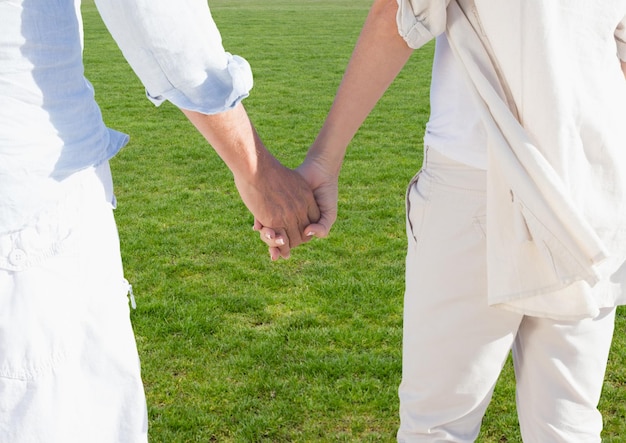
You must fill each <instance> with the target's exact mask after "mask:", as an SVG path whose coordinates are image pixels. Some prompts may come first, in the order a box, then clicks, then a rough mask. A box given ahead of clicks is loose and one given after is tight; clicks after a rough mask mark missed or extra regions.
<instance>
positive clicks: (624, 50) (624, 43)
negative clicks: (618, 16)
mask: <svg viewBox="0 0 626 443" xmlns="http://www.w3.org/2000/svg"><path fill="white" fill-rule="evenodd" d="M615 41H616V42H617V56H618V57H619V58H620V60H622V61H624V62H626V17H624V18H623V19H622V21H621V22H620V23H619V25H617V29H616V30H615Z"/></svg>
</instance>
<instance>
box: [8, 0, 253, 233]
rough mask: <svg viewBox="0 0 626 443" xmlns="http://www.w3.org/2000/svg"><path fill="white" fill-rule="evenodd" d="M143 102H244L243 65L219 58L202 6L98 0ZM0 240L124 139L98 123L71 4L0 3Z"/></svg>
mask: <svg viewBox="0 0 626 443" xmlns="http://www.w3.org/2000/svg"><path fill="white" fill-rule="evenodd" d="M96 3H97V5H98V8H99V10H100V11H101V14H102V16H103V19H104V20H105V23H106V24H107V26H108V27H109V29H110V30H111V32H112V34H113V36H114V38H115V39H116V41H117V43H118V45H119V46H120V47H121V48H122V50H123V52H124V55H125V56H126V57H127V59H128V61H129V62H130V64H131V66H132V67H133V69H134V70H135V72H136V73H137V74H138V76H139V77H140V79H141V81H142V82H143V83H144V85H145V86H146V89H147V93H148V95H149V96H150V97H151V99H152V100H153V101H154V102H155V103H157V104H159V103H161V102H162V101H164V100H170V101H172V102H173V103H174V104H175V105H177V106H179V107H182V108H185V109H190V110H195V111H199V112H203V113H207V114H210V113H218V112H222V111H224V110H227V109H230V108H232V107H234V106H235V105H236V104H237V103H238V102H239V101H240V100H242V99H243V98H244V97H246V96H247V95H248V92H249V90H250V89H251V87H252V74H251V71H250V67H249V65H248V63H247V62H246V61H245V60H243V59H242V58H240V57H237V56H232V55H230V54H229V53H227V52H225V51H224V48H223V47H222V43H221V37H220V34H219V32H218V30H217V28H216V27H215V23H214V22H213V19H212V18H211V14H210V11H209V8H208V6H207V3H206V1H205V0H177V1H169V0H98V1H97V2H96ZM0 29H1V30H2V31H1V32H0V234H5V233H8V232H12V231H15V230H18V229H20V228H21V227H22V226H24V225H25V224H27V223H29V222H31V221H32V219H33V218H34V217H35V216H36V214H38V213H40V212H42V211H44V210H46V209H47V208H48V207H50V206H52V205H55V203H56V202H57V201H58V200H59V199H60V198H62V197H63V196H62V191H61V189H62V186H60V182H61V181H63V180H64V179H66V178H67V177H69V176H70V175H72V174H73V173H75V172H77V171H80V170H82V169H84V168H86V167H89V166H93V165H98V164H99V163H101V162H103V161H105V160H108V159H109V158H111V157H112V156H113V155H115V153H116V152H118V150H119V149H121V147H122V146H123V145H124V144H125V143H126V142H127V140H128V137H127V136H126V135H124V134H121V133H119V132H115V131H112V130H110V129H108V128H106V126H105V125H104V123H103V121H102V116H101V114H100V109H99V108H98V105H97V104H96V102H95V100H94V91H93V88H92V86H91V84H90V83H89V82H88V81H87V80H86V79H85V78H84V75H83V64H82V46H83V42H82V20H81V16H80V0H55V1H49V0H3V1H0Z"/></svg>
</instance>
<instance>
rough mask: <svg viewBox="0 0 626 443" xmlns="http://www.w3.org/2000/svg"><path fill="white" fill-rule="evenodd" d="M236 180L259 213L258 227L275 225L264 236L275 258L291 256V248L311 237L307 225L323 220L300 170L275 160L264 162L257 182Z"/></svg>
mask: <svg viewBox="0 0 626 443" xmlns="http://www.w3.org/2000/svg"><path fill="white" fill-rule="evenodd" d="M235 184H236V186H237V189H238V190H239V194H240V195H241V198H242V200H243V201H244V203H245V204H246V206H247V207H248V209H249V210H250V212H252V214H253V215H254V217H255V230H259V229H261V226H266V227H271V228H272V229H271V234H269V237H268V236H267V230H266V231H265V232H263V233H262V237H261V238H262V239H263V240H264V241H265V242H266V243H267V244H268V246H270V255H271V257H272V259H273V260H276V259H278V258H279V257H283V258H288V257H289V254H290V249H291V248H293V247H296V246H298V245H299V244H301V243H304V242H307V241H309V240H310V238H311V237H310V236H306V235H304V231H305V228H306V227H307V226H309V225H310V224H311V223H315V222H317V221H318V220H319V217H320V212H319V209H318V207H317V204H316V202H315V198H314V195H313V193H312V191H311V189H310V187H309V185H308V184H307V183H306V181H305V180H304V179H303V177H302V176H301V175H300V174H298V173H297V172H296V171H293V170H291V169H289V168H286V167H284V166H282V165H281V164H280V163H279V162H278V161H273V162H272V163H271V164H266V165H264V169H263V171H262V173H261V174H259V179H258V180H256V181H255V182H254V183H250V182H247V181H245V180H238V179H237V178H235ZM257 228H258V229H257Z"/></svg>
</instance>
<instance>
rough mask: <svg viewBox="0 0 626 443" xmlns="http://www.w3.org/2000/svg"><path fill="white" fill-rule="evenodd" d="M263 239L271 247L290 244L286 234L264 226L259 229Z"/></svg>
mask: <svg viewBox="0 0 626 443" xmlns="http://www.w3.org/2000/svg"><path fill="white" fill-rule="evenodd" d="M257 230H258V232H259V235H260V237H261V240H263V242H265V244H266V245H268V246H269V247H270V248H279V247H282V246H285V245H287V244H288V241H286V239H285V235H284V234H277V233H276V231H275V230H274V229H272V228H267V227H265V226H262V227H261V228H260V229H257Z"/></svg>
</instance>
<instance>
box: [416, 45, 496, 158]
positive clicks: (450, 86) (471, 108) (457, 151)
mask: <svg viewBox="0 0 626 443" xmlns="http://www.w3.org/2000/svg"><path fill="white" fill-rule="evenodd" d="M466 77H467V76H466V74H465V72H464V71H463V66H462V65H461V64H460V63H459V61H458V60H457V59H456V57H455V56H454V54H453V52H452V49H451V48H450V45H449V44H448V39H447V38H446V35H445V34H440V35H438V36H437V40H436V43H435V57H434V60H433V72H432V80H431V85H430V118H429V120H428V123H427V124H426V132H425V134H424V145H425V146H430V147H431V148H433V149H436V150H437V151H438V152H440V153H442V154H444V155H445V156H446V157H448V158H451V159H454V160H456V161H458V162H461V163H464V164H467V165H470V166H472V167H474V168H478V169H486V168H487V133H486V132H485V130H484V127H483V123H482V118H481V115H480V113H479V112H478V111H477V109H476V103H475V102H474V97H473V94H472V91H471V89H470V88H469V86H468V84H467V78H466Z"/></svg>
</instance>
